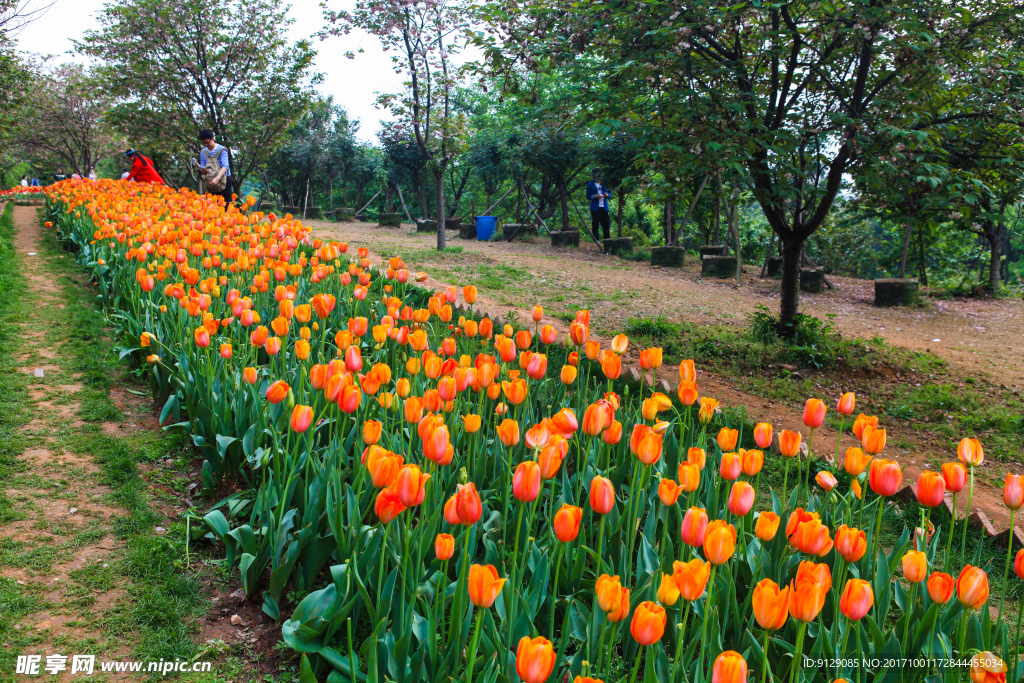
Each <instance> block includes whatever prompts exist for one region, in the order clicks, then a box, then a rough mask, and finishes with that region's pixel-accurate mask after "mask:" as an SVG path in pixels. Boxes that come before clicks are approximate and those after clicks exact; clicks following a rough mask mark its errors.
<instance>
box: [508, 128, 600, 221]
mask: <svg viewBox="0 0 1024 683" xmlns="http://www.w3.org/2000/svg"><path fill="white" fill-rule="evenodd" d="M523 138H524V140H523V160H524V162H525V163H526V165H527V166H530V167H532V168H534V169H535V170H537V171H539V172H540V173H541V174H542V175H544V176H545V177H546V178H548V179H549V180H550V181H551V183H552V184H553V185H554V186H555V188H557V189H558V196H559V201H560V204H561V207H562V230H568V229H569V186H570V185H571V184H572V182H573V181H574V180H575V179H576V178H577V176H579V174H580V172H581V171H583V169H584V168H586V159H587V156H586V153H585V150H584V141H583V139H582V138H581V137H580V136H579V135H577V134H575V133H572V132H566V131H565V130H561V129H556V128H554V127H552V126H551V125H550V124H547V125H543V124H542V125H538V126H537V127H536V128H535V129H534V130H531V131H527V132H526V133H525V134H524V136H523Z"/></svg>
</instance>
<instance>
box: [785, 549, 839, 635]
mask: <svg viewBox="0 0 1024 683" xmlns="http://www.w3.org/2000/svg"><path fill="white" fill-rule="evenodd" d="M830 588H832V573H831V572H830V571H829V569H828V565H827V564H814V563H813V562H801V563H800V566H799V568H797V572H796V579H795V580H794V581H793V583H792V584H790V593H789V616H791V617H793V618H794V619H796V620H798V621H803V622H811V621H814V620H815V619H817V618H818V613H819V612H821V608H822V607H824V606H825V599H826V597H828V591H829V589H830Z"/></svg>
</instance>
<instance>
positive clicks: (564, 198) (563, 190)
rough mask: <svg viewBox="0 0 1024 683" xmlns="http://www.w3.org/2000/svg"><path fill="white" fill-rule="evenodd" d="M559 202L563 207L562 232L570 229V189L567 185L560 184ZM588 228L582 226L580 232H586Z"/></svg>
mask: <svg viewBox="0 0 1024 683" xmlns="http://www.w3.org/2000/svg"><path fill="white" fill-rule="evenodd" d="M558 195H559V200H560V202H561V205H562V230H568V229H569V189H568V188H567V187H566V186H565V183H559V185H558ZM585 228H586V226H580V230H584V229H585Z"/></svg>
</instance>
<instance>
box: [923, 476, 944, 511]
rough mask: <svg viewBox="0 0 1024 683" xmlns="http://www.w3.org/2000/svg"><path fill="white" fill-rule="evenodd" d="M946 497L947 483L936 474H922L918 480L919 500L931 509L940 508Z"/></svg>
mask: <svg viewBox="0 0 1024 683" xmlns="http://www.w3.org/2000/svg"><path fill="white" fill-rule="evenodd" d="M945 495H946V483H945V482H944V481H943V480H942V476H941V475H938V474H936V473H935V472H922V473H921V476H919V477H918V478H917V500H918V501H920V503H921V505H926V506H928V507H930V508H933V507H936V506H938V505H939V504H940V503H941V502H942V499H943V497H945Z"/></svg>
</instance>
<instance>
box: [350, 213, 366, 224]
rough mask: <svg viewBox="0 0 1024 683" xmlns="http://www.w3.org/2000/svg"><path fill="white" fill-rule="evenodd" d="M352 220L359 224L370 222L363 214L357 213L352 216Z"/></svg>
mask: <svg viewBox="0 0 1024 683" xmlns="http://www.w3.org/2000/svg"><path fill="white" fill-rule="evenodd" d="M353 218H355V219H356V220H357V221H358V222H360V223H369V222H370V217H369V216H368V215H367V214H365V213H357V214H356V215H355V216H353Z"/></svg>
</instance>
